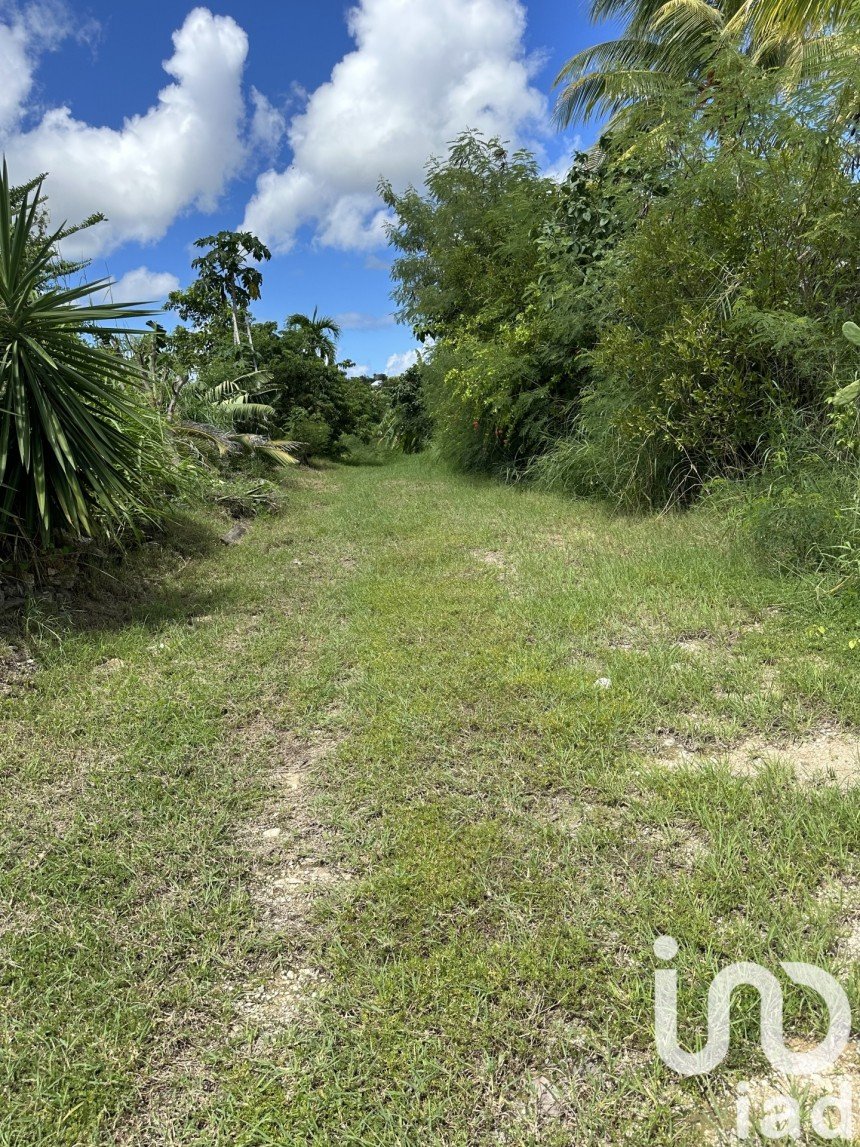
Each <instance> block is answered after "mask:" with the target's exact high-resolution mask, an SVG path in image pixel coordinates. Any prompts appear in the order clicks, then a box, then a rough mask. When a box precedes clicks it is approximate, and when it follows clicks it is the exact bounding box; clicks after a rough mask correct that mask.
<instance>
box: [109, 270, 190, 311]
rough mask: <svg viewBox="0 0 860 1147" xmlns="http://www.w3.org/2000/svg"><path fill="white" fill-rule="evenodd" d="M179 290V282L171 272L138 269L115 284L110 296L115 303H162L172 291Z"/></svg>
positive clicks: (128, 273) (128, 272) (129, 272)
mask: <svg viewBox="0 0 860 1147" xmlns="http://www.w3.org/2000/svg"><path fill="white" fill-rule="evenodd" d="M178 290H179V280H178V279H177V277H176V276H175V275H171V274H170V272H169V271H150V269H149V268H148V267H137V268H136V269H135V270H134V271H127V272H126V274H124V275H123V277H122V278H121V279H120V280H119V282H118V283H114V285H113V287H111V290H110V294H111V297H112V298H113V300H114V302H115V303H160V302H161V301H162V300H163V299H166V298H167V296H168V295H169V294H170V292H171V291H178Z"/></svg>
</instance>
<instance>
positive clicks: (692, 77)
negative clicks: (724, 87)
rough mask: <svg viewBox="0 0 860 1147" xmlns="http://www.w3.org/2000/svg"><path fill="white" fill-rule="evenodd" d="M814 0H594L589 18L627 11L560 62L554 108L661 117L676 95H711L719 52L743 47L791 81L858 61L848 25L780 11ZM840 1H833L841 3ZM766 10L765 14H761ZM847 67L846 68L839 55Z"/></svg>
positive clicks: (847, 1)
mask: <svg viewBox="0 0 860 1147" xmlns="http://www.w3.org/2000/svg"><path fill="white" fill-rule="evenodd" d="M818 2H819V7H820V11H821V12H828V13H830V14H833V13H837V12H843V13H844V12H847V11H848V9H849V7H850V6H852V5H853V6H855V10H856V6H857V5H858V4H860V0H835V2H834V0H830V2H829V3H827V4H824V3H822V0H818ZM812 3H813V0H764V2H763V3H762V0H593V2H592V7H591V14H592V17H593V18H594V19H595V20H599V19H605V18H607V17H615V18H619V17H621V18H626V19H627V21H628V22H627V26H626V28H625V30H624V32H623V34H622V35H621V36H620V37H619V38H618V39H616V40H610V41H608V42H605V43H602V44H596V45H595V46H594V47H592V48H586V49H585V50H584V51H582V52H579V53H578V54H577V55H576V56H574V57H573V58H572V59H571V60H569V61H568V62H567V64H566V65H565V66H564V68H563V69H562V71H561V73H560V74H559V76H558V78H557V80H556V83H557V84H558V85H561V86H562V92H561V94H560V96H559V100H558V104H557V107H556V117H557V119H558V121H559V122H560V123H561V125H562V126H565V127H566V126H567V125H568V124H570V122H571V121H572V120H573V119H574V118H575V117H577V116H580V115H581V116H584V117H590V116H594V115H599V116H604V115H608V116H610V117H612V126H619V125H620V124H625V123H627V124H630V123H632V122H636V123H637V124H638V125H640V126H650V125H653V124H654V123H655V122H660V121H661V120H662V119H663V117H664V115H665V109H666V106H667V103H668V102H669V101H671V100H673V99H674V100H677V99H678V98H679V96H680V97H681V98H684V99H686V100H687V101H690V102H695V101H697V100H702V99H703V98H705V99H706V98H707V95H708V93H709V91H710V89H711V88H712V87H713V84H714V74H715V67H716V65H717V63H718V61H719V60H720V58H721V57H722V58H723V59H726V58H728V57H730V56H731V55H735V56H741V55H743V56H746V57H747V58H748V59H749V60H751V62H752V63H753V64H755V65H757V66H758V67H760V68H761V69H762V70H763V71H768V70H781V71H782V73H783V82H784V83H785V84H786V85H787V86H793V85H797V84H799V83H800V82H802V81H803V80H805V79H807V78H811V77H813V76H815V75H822V74H825V73H826V72H827V71H828V70H830V69H834V70H835V69H839V70H840V74H844V75H848V74H849V73H850V67H851V62H852V61H853V64H854V67H855V69H856V63H857V54H856V53H857V43H858V39H857V37H856V35H855V34H853V33H852V31H851V28H850V27H849V26H847V25H846V27H845V28H844V29H840V28H835V27H833V26H831V25H827V24H822V23H821V22H819V23H818V24H815V25H813V23H811V22H809V21H808V22H807V23H806V25H804V26H801V27H798V25H797V23H796V21H795V22H794V23H792V22H791V21H790V20H789V19H788V18H787V17H786V18H785V19H783V20H781V19H780V18H779V12H781V11H786V12H787V11H788V8H789V6H790V5H794V6H796V8H797V9H798V10H800V9H806V10H810V9H811V6H812ZM837 6H838V7H837ZM768 11H769V12H770V13H771V15H770V16H766V15H764V13H766V12H768ZM846 63H847V64H848V67H847V68H846V67H845V64H846Z"/></svg>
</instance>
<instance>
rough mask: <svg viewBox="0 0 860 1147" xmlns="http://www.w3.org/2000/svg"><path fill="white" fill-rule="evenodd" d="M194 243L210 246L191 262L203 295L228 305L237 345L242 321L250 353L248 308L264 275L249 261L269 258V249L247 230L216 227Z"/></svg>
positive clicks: (252, 348)
mask: <svg viewBox="0 0 860 1147" xmlns="http://www.w3.org/2000/svg"><path fill="white" fill-rule="evenodd" d="M194 246H195V247H200V248H206V247H208V248H209V250H208V251H207V252H206V254H205V255H201V256H200V257H199V258H197V259H195V260H194V262H193V263H192V264H191V266H192V267H193V268H194V270H195V271H197V275H198V282H199V284H200V287H201V292H202V294H203V296H204V297H208V298H213V299H217V300H219V301H220V303H221V304H222V305H224V306H227V307H229V310H230V316H231V320H232V325H233V342H234V345H235V346H236V347H237V348H238V347H240V346H241V341H242V340H241V337H240V334H239V325H240V322H241V324H242V325H243V326H244V328H245V333H246V337H247V339H248V345H249V347H250V348H251V353H252V354H253V352H254V339H253V336H252V334H251V323H250V318H249V314H248V312H249V308H250V305H251V303H252V302H254V301H255V300H257V299H259V297H260V290H261V288H262V285H263V276H262V274H261V272H260V270H259V269H258V268H257V267H254V266H252V265H251V262H250V261H251V260H253V261H254V262H256V263H261V262H268V260H269V259H271V257H272V253H271V251H270V250H269V248H268V247H267V246H266V245H265V243H263V242H262V241H261V240H260V239H258V238H257V237H256V235H252V234H251V233H250V231H219V232H218V234H217V235H206V236H204V237H203V238H202V239H198V240H197V242H196V243H195V244H194Z"/></svg>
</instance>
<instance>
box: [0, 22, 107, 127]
mask: <svg viewBox="0 0 860 1147" xmlns="http://www.w3.org/2000/svg"><path fill="white" fill-rule="evenodd" d="M97 28H98V25H96V24H94V22H92V21H88V20H83V21H81V20H80V18H73V16H72V14H71V12H70V11H69V9H68V8H67V7H66V5H65V4H63V3H61V0H32V2H31V3H29V4H24V5H20V4H16V3H11V2H10V0H0V77H2V82H0V136H2V134H3V133H5V132H8V131H11V130H13V129H16V128H17V127H18V125H19V123H20V122H21V119H22V118H23V115H24V110H25V103H26V100H27V97H28V96H29V95H30V92H31V91H32V88H33V76H34V73H35V70H36V67H37V64H38V61H39V57H40V56H41V55H42V54H43V53H44V52H49V51H53V50H54V49H55V48H58V47H59V46H60V44H61V43H62V42H63V40H65V39H67V38H69V37H73V38H74V39H76V40H87V39H90V38H91V37H92V36H93V34H94V33H95V31H96V30H97Z"/></svg>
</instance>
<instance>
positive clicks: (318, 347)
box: [286, 307, 340, 366]
mask: <svg viewBox="0 0 860 1147" xmlns="http://www.w3.org/2000/svg"><path fill="white" fill-rule="evenodd" d="M286 325H287V330H291V331H295V332H296V334H298V335H299V336H300V338H301V340H302V342H303V344H304V348H305V350H306V351H307V352H308V353H309V354H312V355H314V356H315V357H316V358H319V359H322V361H323V362H324V363H327V364H328V365H329V366H334V365H335V363H336V362H337V340H338V339H339V338H340V326H339V324H338V323H337V322H336V321H335V320H334V319H332V318H329V317H328V316H327V315H321V314H319V308H318V307H314V313H313V315H311V316H310V317H309V316H308V315H302V314H294V315H290V317H289V318H288V319H287V324H286Z"/></svg>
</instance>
